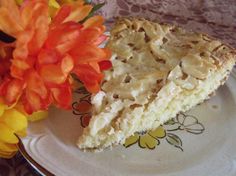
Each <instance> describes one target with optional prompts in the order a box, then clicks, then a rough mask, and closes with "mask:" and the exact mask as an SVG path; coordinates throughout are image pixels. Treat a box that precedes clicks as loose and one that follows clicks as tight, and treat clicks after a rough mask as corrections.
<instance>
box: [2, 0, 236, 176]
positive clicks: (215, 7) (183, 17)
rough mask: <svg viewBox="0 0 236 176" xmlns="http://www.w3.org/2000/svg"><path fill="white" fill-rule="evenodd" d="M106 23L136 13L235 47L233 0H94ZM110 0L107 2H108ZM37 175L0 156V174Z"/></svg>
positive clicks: (16, 159) (23, 164)
mask: <svg viewBox="0 0 236 176" xmlns="http://www.w3.org/2000/svg"><path fill="white" fill-rule="evenodd" d="M104 1H105V2H106V5H105V6H104V7H103V9H102V10H101V11H100V12H99V13H101V14H102V15H104V16H105V17H106V18H107V25H110V24H111V23H112V22H113V21H114V17H117V16H138V17H143V18H146V19H150V20H153V21H160V22H167V23H172V24H177V25H179V26H182V27H185V28H187V29H190V30H193V31H198V32H204V33H208V34H209V35H211V36H213V37H216V38H219V39H221V40H223V41H224V42H225V43H228V44H230V45H232V46H234V47H236V0H224V1H222V0H94V1H93V2H95V3H96V2H104ZM108 2H109V3H108ZM31 175H32V176H35V175H39V174H37V173H36V171H34V169H32V168H31V167H30V165H29V164H28V163H27V162H26V161H25V160H24V159H23V157H22V156H21V155H19V154H18V155H17V156H15V157H14V158H13V159H10V160H3V159H0V176H31Z"/></svg>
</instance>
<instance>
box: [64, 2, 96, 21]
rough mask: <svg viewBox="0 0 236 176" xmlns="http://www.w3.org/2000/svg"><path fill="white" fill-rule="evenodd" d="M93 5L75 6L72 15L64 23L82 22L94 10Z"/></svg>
mask: <svg viewBox="0 0 236 176" xmlns="http://www.w3.org/2000/svg"><path fill="white" fill-rule="evenodd" d="M92 8H93V6H92V5H83V6H82V5H81V6H77V7H76V6H74V7H73V10H72V11H71V13H70V14H69V15H68V17H67V18H65V19H64V21H63V22H64V23H65V22H68V21H74V22H80V21H82V20H83V19H84V18H85V17H86V16H88V15H89V13H90V11H91V10H92Z"/></svg>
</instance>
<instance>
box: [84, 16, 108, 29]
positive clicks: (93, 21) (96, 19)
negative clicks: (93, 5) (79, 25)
mask: <svg viewBox="0 0 236 176" xmlns="http://www.w3.org/2000/svg"><path fill="white" fill-rule="evenodd" d="M103 23H104V18H103V17H102V16H99V15H98V16H93V17H91V18H89V19H88V20H86V21H85V22H84V23H83V26H84V29H86V28H89V27H100V26H102V25H103Z"/></svg>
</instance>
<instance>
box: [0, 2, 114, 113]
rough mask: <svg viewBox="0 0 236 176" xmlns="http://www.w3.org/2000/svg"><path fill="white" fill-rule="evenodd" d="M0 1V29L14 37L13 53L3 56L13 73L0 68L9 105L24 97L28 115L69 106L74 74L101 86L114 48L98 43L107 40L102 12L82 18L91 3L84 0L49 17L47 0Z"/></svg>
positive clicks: (93, 88) (93, 87) (1, 91)
mask: <svg viewBox="0 0 236 176" xmlns="http://www.w3.org/2000/svg"><path fill="white" fill-rule="evenodd" d="M0 4H1V7H0V14H1V15H0V30H2V31H3V32H5V33H7V34H9V35H11V36H13V37H15V38H16V41H15V43H14V50H13V52H12V54H10V55H8V56H5V57H4V59H3V57H2V58H0V59H1V60H0V63H1V64H2V63H4V62H6V63H5V64H8V63H11V65H10V66H9V64H8V66H7V70H10V71H9V74H6V71H4V70H3V69H1V68H0V74H1V80H0V81H1V82H0V96H2V97H4V99H5V102H6V103H7V104H8V105H12V104H14V103H15V102H16V101H17V100H18V99H20V101H22V103H23V105H24V108H25V111H26V112H27V113H29V114H31V113H33V112H35V111H39V110H45V109H47V108H48V106H49V105H50V104H51V103H53V104H55V105H56V106H58V107H60V108H64V109H68V108H70V106H71V99H72V95H71V94H72V93H71V76H70V74H71V73H74V74H75V75H77V76H78V78H79V79H80V80H81V81H82V82H83V83H84V85H85V86H86V88H87V89H88V91H90V92H92V93H95V92H97V91H99V89H100V83H101V80H102V78H103V74H102V72H101V71H102V70H105V69H108V68H110V67H111V63H110V61H109V58H110V55H111V53H110V51H109V50H108V49H101V48H99V47H98V45H99V44H100V43H101V42H103V41H104V40H105V39H106V37H105V36H104V35H103V33H104V31H105V27H104V26H103V22H104V20H103V18H102V17H101V16H94V17H91V18H89V19H88V20H86V21H85V22H84V23H83V24H80V23H78V22H80V21H82V20H84V19H85V17H86V16H87V15H88V14H89V13H90V11H91V9H92V6H91V5H87V4H85V3H84V1H81V0H80V1H78V2H75V3H72V4H64V5H62V6H61V7H60V8H59V9H58V11H57V12H56V14H55V16H54V17H53V18H50V15H49V9H48V1H46V0H34V1H24V2H23V4H22V5H21V7H19V6H17V4H16V3H15V1H14V0H0ZM0 51H1V49H0ZM1 72H3V73H1Z"/></svg>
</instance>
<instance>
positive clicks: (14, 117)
mask: <svg viewBox="0 0 236 176" xmlns="http://www.w3.org/2000/svg"><path fill="white" fill-rule="evenodd" d="M1 118H3V120H4V122H5V124H6V125H7V126H8V127H10V128H11V129H12V130H13V131H14V132H17V131H21V130H23V129H25V128H26V127H27V126H28V123H27V118H26V116H25V115H24V114H22V113H20V112H19V111H17V110H16V109H9V110H6V111H5V112H4V114H3V116H2V117H1Z"/></svg>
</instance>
